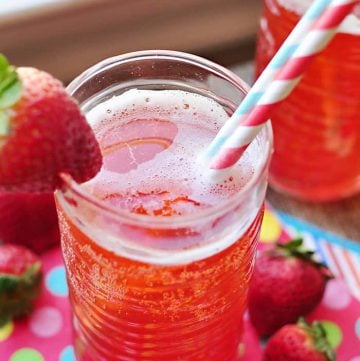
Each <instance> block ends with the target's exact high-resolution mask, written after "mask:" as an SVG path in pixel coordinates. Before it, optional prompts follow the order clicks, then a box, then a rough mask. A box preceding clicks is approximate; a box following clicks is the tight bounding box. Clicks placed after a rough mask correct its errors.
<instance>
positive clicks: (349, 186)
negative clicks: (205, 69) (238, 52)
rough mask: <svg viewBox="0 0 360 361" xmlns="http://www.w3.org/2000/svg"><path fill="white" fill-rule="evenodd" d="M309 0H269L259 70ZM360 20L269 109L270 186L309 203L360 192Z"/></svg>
mask: <svg viewBox="0 0 360 361" xmlns="http://www.w3.org/2000/svg"><path fill="white" fill-rule="evenodd" d="M311 3H312V0H306V1H305V0H265V1H264V11H263V15H262V18H261V22H260V31H259V39H258V46H257V56H256V73H257V75H259V74H260V73H261V72H262V70H263V69H264V68H265V66H266V65H267V63H268V62H269V61H270V60H271V58H272V57H273V56H274V54H275V53H276V51H277V50H278V48H279V47H280V45H281V44H282V43H283V41H284V40H285V39H286V37H287V36H288V34H289V33H290V31H291V30H292V29H293V28H294V26H295V25H296V23H297V22H298V21H299V19H300V17H301V15H302V14H303V13H304V12H305V11H306V10H307V8H308V7H309V6H310V4H311ZM359 83H360V19H359V18H357V17H356V16H355V15H354V14H351V15H349V16H348V17H347V18H346V19H345V21H344V23H343V24H342V25H341V27H340V29H339V30H338V34H336V36H335V38H334V39H333V40H332V41H331V43H330V44H329V45H328V47H327V48H326V49H325V50H324V51H323V52H322V53H320V54H319V55H318V56H317V57H316V58H315V60H314V62H313V63H312V64H311V66H310V67H309V69H308V70H307V71H306V73H305V76H304V78H303V79H302V80H301V82H300V83H299V84H298V85H297V87H296V88H295V90H294V91H293V92H292V93H291V95H290V96H289V97H288V98H287V99H286V100H285V101H284V102H283V103H282V104H280V106H279V107H278V108H277V109H276V111H275V112H274V114H273V115H272V118H271V119H272V122H273V129H274V141H275V143H274V148H275V152H274V156H273V159H272V163H271V166H270V184H271V185H272V186H273V187H275V188H276V189H279V190H280V191H283V192H286V193H289V194H291V195H293V196H296V197H298V198H301V199H305V200H309V201H327V200H335V199H339V198H342V197H345V196H349V195H352V194H354V193H356V192H358V191H359V190H360V157H359V149H360V118H359V114H360V101H359V99H360V87H359Z"/></svg>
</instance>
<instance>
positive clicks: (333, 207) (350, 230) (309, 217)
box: [232, 63, 360, 243]
mask: <svg viewBox="0 0 360 361" xmlns="http://www.w3.org/2000/svg"><path fill="white" fill-rule="evenodd" d="M232 70H233V71H235V73H237V74H239V75H240V77H241V78H242V79H244V80H245V81H247V82H248V83H249V84H250V83H251V82H252V74H253V66H252V64H251V63H247V64H241V65H238V66H235V67H232ZM359 151H360V150H359ZM267 199H268V201H269V203H270V204H271V205H272V206H273V207H274V208H275V209H279V210H281V211H284V212H286V213H289V214H291V215H293V216H296V217H298V218H301V219H304V220H306V221H308V222H311V223H313V224H315V225H318V226H320V227H322V228H324V229H326V230H328V231H331V232H334V233H337V234H339V235H341V236H343V237H346V238H350V239H352V240H354V241H357V242H359V243H360V194H359V195H358V196H354V197H351V198H348V199H345V200H342V201H338V202H328V203H320V204H316V203H305V202H301V201H298V200H295V199H293V198H291V197H288V196H286V195H282V194H280V193H278V192H276V191H274V190H272V189H269V190H268V194H267Z"/></svg>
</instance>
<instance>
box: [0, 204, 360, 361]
mask: <svg viewBox="0 0 360 361" xmlns="http://www.w3.org/2000/svg"><path fill="white" fill-rule="evenodd" d="M289 224H290V222H288V223H287V224H285V228H286V229H287V231H286V232H285V231H284V224H281V223H280V222H279V220H278V218H277V217H276V215H275V214H274V213H273V212H271V211H269V210H268V211H266V214H265V219H264V225H263V228H262V232H261V236H260V237H261V243H262V244H265V243H271V242H276V241H278V240H279V239H280V240H286V239H288V238H289V235H288V231H289V229H290V228H291V227H290V228H288V226H289ZM290 226H291V225H290ZM295 231H296V234H298V233H299V232H300V233H302V232H307V234H308V233H309V230H308V229H301V227H297V229H296V230H295ZM260 246H261V245H260ZM356 257H358V259H359V260H360V256H359V255H358V254H357V255H356ZM43 264H44V279H43V292H42V295H41V297H40V298H39V299H38V300H37V302H36V305H35V309H34V311H33V313H32V314H31V315H30V316H28V317H27V318H25V319H22V320H17V321H15V322H9V323H8V324H6V325H5V326H3V327H2V328H0V361H76V360H75V355H74V349H73V346H72V340H71V328H72V325H71V323H72V317H71V312H70V305H69V301H68V289H67V285H66V279H65V269H64V265H63V262H62V257H61V252H60V249H59V248H56V249H53V250H51V251H50V252H48V253H47V254H45V256H44V257H43ZM310 318H311V319H320V320H324V321H326V322H325V326H326V329H327V331H328V333H329V334H330V339H331V342H332V344H333V345H334V346H336V347H337V350H338V352H337V353H338V360H339V361H360V302H359V301H358V300H357V299H356V298H355V297H354V296H353V295H352V294H351V293H350V292H349V288H348V286H347V284H345V282H344V281H343V280H341V279H340V277H338V278H335V279H334V280H332V281H330V283H329V285H328V287H327V290H326V293H325V296H324V298H323V301H322V303H321V305H320V306H319V307H318V308H317V309H316V310H315V312H314V313H313V314H312V315H311V316H310ZM263 347H264V344H261V343H260V342H259V340H258V338H257V337H256V334H255V331H254V329H253V328H252V326H251V324H250V323H249V318H248V317H247V314H245V333H244V338H243V343H242V344H241V345H240V347H239V356H240V357H241V361H256V360H260V359H261V352H262V348H263ZM94 361H97V360H94Z"/></svg>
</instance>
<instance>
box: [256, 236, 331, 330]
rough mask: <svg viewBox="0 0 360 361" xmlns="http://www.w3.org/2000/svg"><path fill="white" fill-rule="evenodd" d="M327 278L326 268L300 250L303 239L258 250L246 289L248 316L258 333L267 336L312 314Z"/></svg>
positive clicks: (322, 293)
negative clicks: (251, 275)
mask: <svg viewBox="0 0 360 361" xmlns="http://www.w3.org/2000/svg"><path fill="white" fill-rule="evenodd" d="M330 278H331V274H330V272H329V270H328V269H327V267H326V266H325V265H324V264H322V263H319V262H317V261H316V260H315V259H314V252H313V251H309V250H306V249H305V248H304V247H303V240H302V239H296V240H293V241H290V242H289V243H286V244H280V243H278V244H276V245H273V246H271V247H270V248H269V249H267V250H265V251H261V252H260V254H259V256H258V258H257V260H256V263H255V269H254V273H253V277H252V280H251V283H250V289H249V315H250V320H251V322H252V324H253V325H254V327H255V328H256V330H257V332H258V334H259V335H260V336H270V335H271V334H273V333H274V332H275V331H276V330H278V329H279V328H280V327H282V326H284V325H286V324H289V323H294V322H296V321H297V320H298V319H299V317H301V316H305V315H307V314H308V313H309V312H311V311H312V310H313V309H314V308H315V307H316V306H317V305H318V304H319V302H320V301H321V299H322V297H323V295H324V291H325V287H326V283H327V281H328V280H329V279H330Z"/></svg>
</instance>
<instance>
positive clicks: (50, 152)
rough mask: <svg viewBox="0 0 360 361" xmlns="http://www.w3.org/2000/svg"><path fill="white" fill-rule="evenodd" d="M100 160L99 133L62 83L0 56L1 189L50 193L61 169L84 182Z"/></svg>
mask: <svg viewBox="0 0 360 361" xmlns="http://www.w3.org/2000/svg"><path fill="white" fill-rule="evenodd" d="M101 163H102V158H101V153H100V149H99V146H98V143H97V141H96V139H95V136H94V134H93V132H92V130H91V128H90V126H89V125H88V123H87V122H86V119H85V117H84V116H83V115H82V113H81V111H80V109H79V106H78V105H77V103H76V102H75V101H74V100H73V99H72V98H71V97H70V96H69V95H68V94H67V92H66V90H65V88H64V87H63V85H62V84H61V82H60V81H58V80H56V79H54V78H53V77H52V76H51V75H50V74H48V73H45V72H43V71H40V70H37V69H34V68H24V67H20V68H14V67H12V66H10V65H9V64H8V62H7V60H6V58H5V57H4V56H2V55H0V192H4V191H7V192H9V191H22V192H51V191H53V190H54V189H55V188H56V187H58V186H59V185H60V183H61V182H60V178H59V174H60V173H69V174H70V175H71V176H72V177H73V178H74V179H75V180H76V181H77V182H84V181H86V180H88V179H90V178H92V177H93V176H94V175H95V174H96V173H97V172H98V170H99V169H100V167H101Z"/></svg>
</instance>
